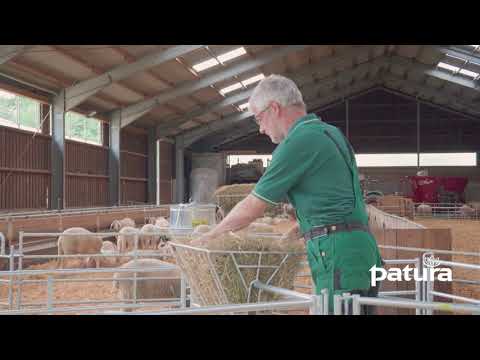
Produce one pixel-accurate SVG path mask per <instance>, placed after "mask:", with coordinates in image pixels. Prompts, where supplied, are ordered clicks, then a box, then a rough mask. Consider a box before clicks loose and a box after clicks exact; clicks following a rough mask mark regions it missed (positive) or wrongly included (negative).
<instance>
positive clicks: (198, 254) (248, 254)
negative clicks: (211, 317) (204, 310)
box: [172, 230, 304, 306]
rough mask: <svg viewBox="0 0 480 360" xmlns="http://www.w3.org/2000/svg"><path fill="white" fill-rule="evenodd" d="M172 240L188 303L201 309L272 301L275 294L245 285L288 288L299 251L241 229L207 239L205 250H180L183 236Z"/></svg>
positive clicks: (296, 244) (273, 236) (300, 248)
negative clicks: (189, 297) (186, 284)
mask: <svg viewBox="0 0 480 360" xmlns="http://www.w3.org/2000/svg"><path fill="white" fill-rule="evenodd" d="M191 238H192V237H191ZM173 241H174V244H172V246H173V248H174V254H175V256H176V259H177V264H178V265H179V266H180V268H181V269H182V270H183V272H184V273H185V275H186V277H187V279H188V282H189V284H190V286H191V288H192V291H193V293H194V302H196V303H198V304H199V305H202V306H208V305H219V304H228V303H230V304H232V303H234V304H237V303H247V302H258V301H272V300H276V299H277V298H278V296H276V295H273V294H271V293H268V292H264V291H259V290H257V289H256V288H254V287H251V283H252V282H253V281H254V280H259V281H260V282H262V283H264V284H268V285H273V286H277V287H282V288H286V289H293V287H294V280H295V277H296V275H297V272H298V271H299V269H300V266H301V261H302V258H303V251H304V248H303V244H302V243H300V242H285V241H281V234H272V233H269V234H259V233H252V232H249V231H247V230H242V231H239V232H237V233H233V232H229V233H227V234H224V235H222V236H219V237H217V238H215V239H212V240H211V241H210V242H209V243H208V245H207V247H208V248H200V247H184V246H182V244H188V241H187V240H186V236H184V235H183V236H179V237H175V236H174V239H173ZM175 243H176V244H175ZM177 244H178V245H177Z"/></svg>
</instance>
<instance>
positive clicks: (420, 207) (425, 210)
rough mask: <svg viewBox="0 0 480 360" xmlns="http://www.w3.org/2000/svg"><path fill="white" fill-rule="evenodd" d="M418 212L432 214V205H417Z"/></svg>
mask: <svg viewBox="0 0 480 360" xmlns="http://www.w3.org/2000/svg"><path fill="white" fill-rule="evenodd" d="M417 214H419V215H432V207H431V206H430V205H426V204H420V205H418V207H417Z"/></svg>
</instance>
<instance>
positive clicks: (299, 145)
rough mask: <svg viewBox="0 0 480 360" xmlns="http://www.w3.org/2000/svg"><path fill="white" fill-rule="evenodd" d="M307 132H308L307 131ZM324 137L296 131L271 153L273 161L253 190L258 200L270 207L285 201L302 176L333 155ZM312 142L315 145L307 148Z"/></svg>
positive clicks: (316, 133)
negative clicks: (268, 204)
mask: <svg viewBox="0 0 480 360" xmlns="http://www.w3.org/2000/svg"><path fill="white" fill-rule="evenodd" d="M306 130H307V129H306ZM327 140H328V139H325V135H319V133H318V132H314V133H308V132H305V131H302V132H301V133H300V134H299V133H298V132H297V133H296V134H295V136H294V137H292V138H288V139H286V140H285V143H282V144H280V145H279V146H278V148H277V149H276V151H275V152H274V153H273V156H272V162H271V163H270V165H269V166H268V168H267V170H266V171H265V173H264V174H263V176H262V177H261V178H260V180H259V182H258V183H257V184H256V186H255V188H254V189H253V191H252V194H253V195H254V196H256V197H257V198H259V199H261V200H263V201H266V202H268V203H270V204H274V205H276V204H278V203H279V202H281V201H282V200H284V199H285V197H286V195H287V193H288V191H289V190H290V189H291V188H293V187H294V186H295V185H296V184H297V183H298V182H299V181H300V180H301V179H302V178H303V177H304V176H308V175H309V173H310V172H311V171H314V170H315V169H318V168H319V167H321V166H322V164H323V163H324V162H326V161H327V160H328V159H330V158H331V157H332V156H333V155H334V152H333V151H334V149H332V148H331V144H330V142H329V141H327ZM312 141H315V142H316V143H315V146H309V143H310V144H311V142H312Z"/></svg>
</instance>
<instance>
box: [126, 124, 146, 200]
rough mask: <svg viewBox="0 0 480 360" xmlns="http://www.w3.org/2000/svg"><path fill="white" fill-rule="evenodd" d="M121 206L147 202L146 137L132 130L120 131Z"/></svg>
mask: <svg viewBox="0 0 480 360" xmlns="http://www.w3.org/2000/svg"><path fill="white" fill-rule="evenodd" d="M120 144H121V145H120V148H121V176H120V183H121V200H120V201H121V204H122V205H129V204H132V203H147V201H148V135H147V134H146V132H142V131H139V130H134V129H129V128H126V129H122V133H121V140H120Z"/></svg>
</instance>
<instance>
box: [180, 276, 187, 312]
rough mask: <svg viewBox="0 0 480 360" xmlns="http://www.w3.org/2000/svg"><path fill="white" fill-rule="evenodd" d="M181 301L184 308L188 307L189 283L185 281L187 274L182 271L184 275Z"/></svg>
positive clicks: (181, 281)
mask: <svg viewBox="0 0 480 360" xmlns="http://www.w3.org/2000/svg"><path fill="white" fill-rule="evenodd" d="M180 303H181V305H180V306H181V307H182V308H186V307H187V284H186V281H185V276H184V275H183V273H182V277H181V279H180Z"/></svg>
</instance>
